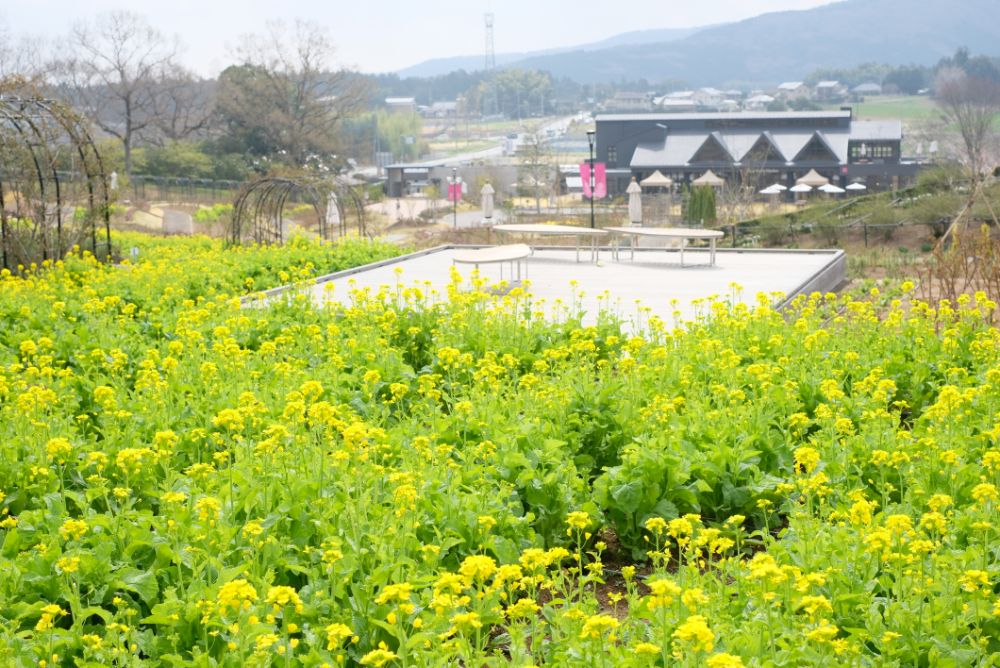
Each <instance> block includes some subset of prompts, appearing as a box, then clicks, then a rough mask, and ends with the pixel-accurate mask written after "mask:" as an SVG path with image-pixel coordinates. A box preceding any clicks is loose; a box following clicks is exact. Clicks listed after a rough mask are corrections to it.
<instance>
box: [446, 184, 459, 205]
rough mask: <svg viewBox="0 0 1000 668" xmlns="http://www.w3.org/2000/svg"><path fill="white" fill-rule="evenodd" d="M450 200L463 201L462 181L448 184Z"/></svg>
mask: <svg viewBox="0 0 1000 668" xmlns="http://www.w3.org/2000/svg"><path fill="white" fill-rule="evenodd" d="M448 201H449V202H461V201H462V182H461V181H459V182H458V183H449V184H448Z"/></svg>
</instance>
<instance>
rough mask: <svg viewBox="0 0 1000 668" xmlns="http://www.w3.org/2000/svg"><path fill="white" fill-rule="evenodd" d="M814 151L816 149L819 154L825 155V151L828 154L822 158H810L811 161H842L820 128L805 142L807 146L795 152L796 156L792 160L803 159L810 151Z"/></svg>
mask: <svg viewBox="0 0 1000 668" xmlns="http://www.w3.org/2000/svg"><path fill="white" fill-rule="evenodd" d="M813 151H815V152H816V153H817V154H819V155H823V154H824V153H825V154H826V156H825V157H820V158H812V159H811V160H809V162H823V161H829V162H840V158H838V157H837V152H836V151H835V150H833V147H832V146H830V142H828V141H827V140H826V137H824V136H823V133H822V132H820V131H819V130H817V131H816V132H814V133H813V134H812V136H811V137H810V138H809V141H807V142H806V143H805V146H803V147H802V148H801V149H799V152H798V153H796V154H795V157H794V158H792V161H793V162H799V161H802V160H803V159H804V158H805V157H806V155H807V154H808V153H809V152H813Z"/></svg>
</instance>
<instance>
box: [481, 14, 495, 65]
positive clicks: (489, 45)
mask: <svg viewBox="0 0 1000 668" xmlns="http://www.w3.org/2000/svg"><path fill="white" fill-rule="evenodd" d="M483 18H485V19H486V71H487V72H492V71H493V70H494V69H495V68H496V66H497V54H496V52H495V51H494V50H493V12H486V14H484V15H483Z"/></svg>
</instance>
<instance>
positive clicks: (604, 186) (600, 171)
mask: <svg viewBox="0 0 1000 668" xmlns="http://www.w3.org/2000/svg"><path fill="white" fill-rule="evenodd" d="M594 196H595V197H597V199H604V198H605V197H607V196H608V176H607V173H606V172H605V171H604V163H603V162H599V163H597V164H596V165H594Z"/></svg>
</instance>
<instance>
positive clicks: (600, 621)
mask: <svg viewBox="0 0 1000 668" xmlns="http://www.w3.org/2000/svg"><path fill="white" fill-rule="evenodd" d="M617 628H618V620H617V619H615V618H614V617H612V616H611V615H591V616H590V617H587V621H585V622H584V623H583V630H582V631H580V638H582V639H586V638H600V637H601V636H602V635H603V634H604V633H605V632H607V631H614V630H615V629H617Z"/></svg>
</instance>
